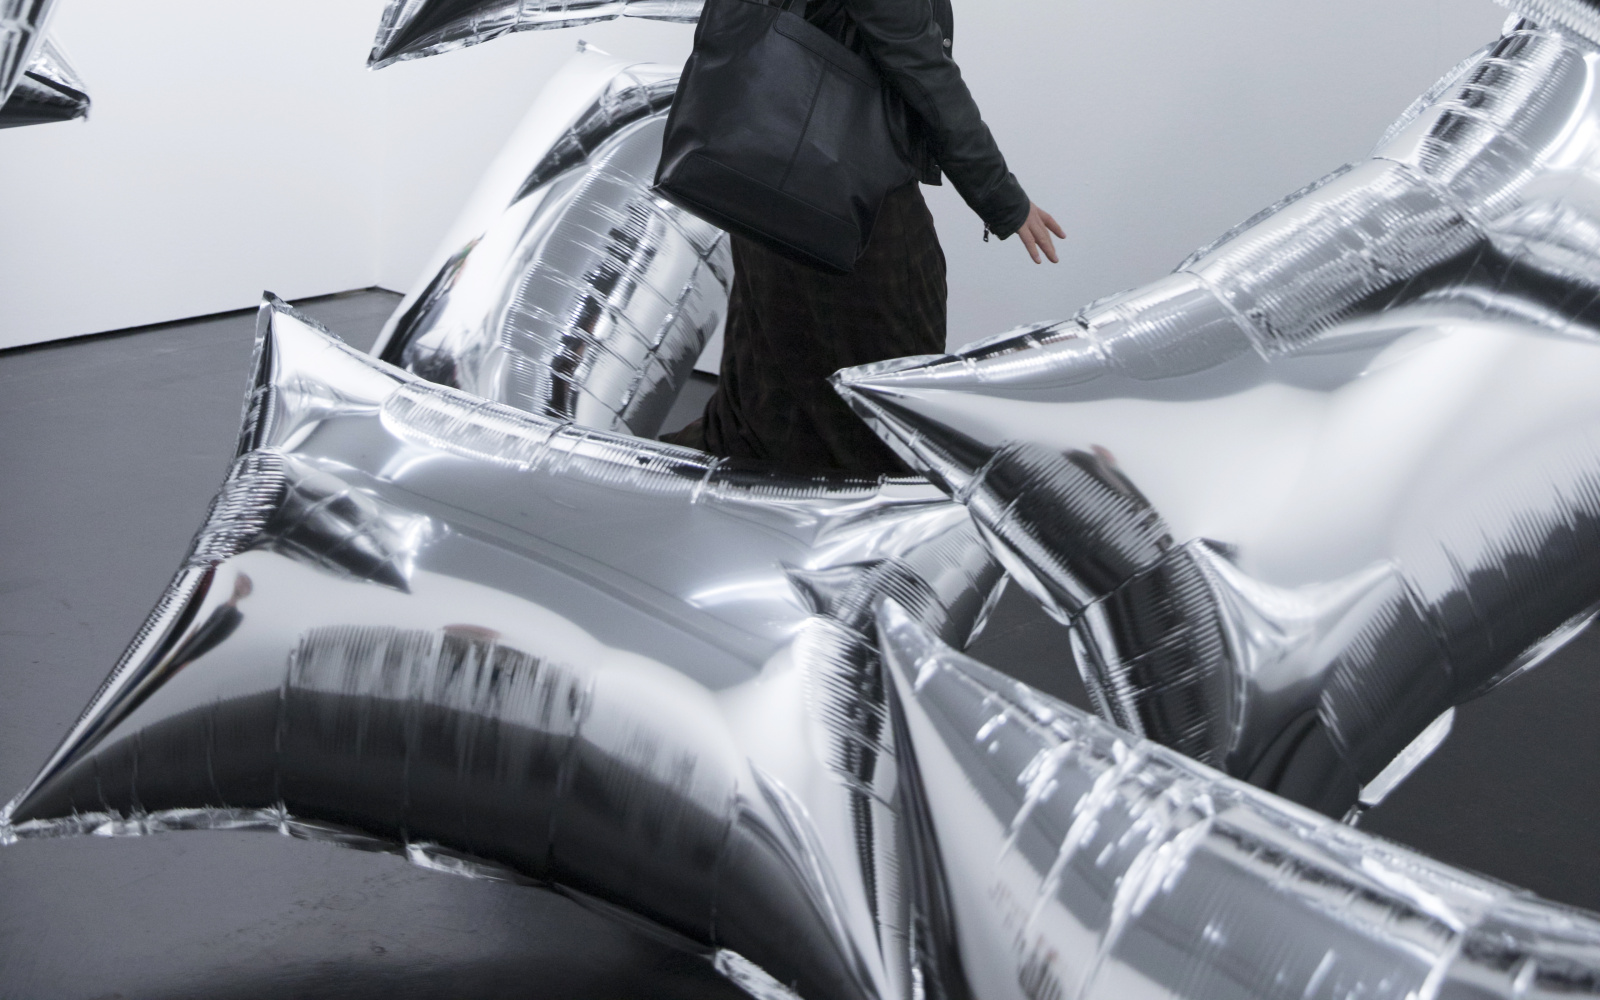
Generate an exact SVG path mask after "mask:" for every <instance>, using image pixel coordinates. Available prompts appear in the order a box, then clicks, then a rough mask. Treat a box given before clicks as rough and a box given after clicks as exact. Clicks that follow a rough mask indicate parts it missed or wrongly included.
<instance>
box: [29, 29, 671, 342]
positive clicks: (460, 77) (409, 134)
mask: <svg viewBox="0 0 1600 1000" xmlns="http://www.w3.org/2000/svg"><path fill="white" fill-rule="evenodd" d="M382 7H383V2H382V0H275V2H274V3H272V4H245V3H241V2H239V0H148V2H145V3H138V4H130V3H127V2H125V0H65V2H64V3H62V4H61V5H60V8H59V14H58V15H57V17H56V20H55V24H54V26H53V32H52V33H53V34H54V35H55V37H56V38H58V39H59V40H60V41H61V42H62V44H63V45H64V46H65V48H66V49H67V52H68V54H69V55H70V57H71V58H72V61H73V64H74V65H75V67H76V68H77V69H78V70H79V72H80V73H81V74H82V75H83V77H84V80H85V82H86V83H87V85H88V87H89V89H90V92H91V96H92V97H93V99H94V107H93V113H92V115H91V118H90V120H89V121H88V122H87V123H83V122H77V123H69V124H62V125H49V126H38V127H33V128H23V129H9V130H4V131H0V348H4V347H10V346H15V345H18V344H26V343H34V342H38V341H45V340H52V339H57V338H61V337H71V336H76V335H79V334H85V333H95V332H100V331H104V330H114V329H121V328H124V327H129V326H136V325H142V324H147V323H157V322H163V321H166V320H172V319H180V318H184V317H189V316H196V315H203V314H206V313H211V312H220V311H224V310H230V309H241V308H247V307H249V306H252V305H254V304H255V303H256V302H258V301H259V300H260V296H261V292H262V290H263V289H271V290H273V291H275V292H278V293H279V294H281V295H284V296H288V297H299V296H307V295H317V294H321V293H325V292H336V291H344V290H346V289H350V288H362V287H366V286H369V285H375V284H377V285H384V286H386V287H392V288H398V289H403V288H405V287H407V286H408V285H409V284H410V282H411V281H412V280H413V279H414V278H415V277H416V276H417V273H418V271H419V270H420V269H421V268H422V266H423V264H424V260H425V258H426V257H427V256H428V255H429V254H430V253H431V252H432V250H433V248H434V244H435V243H436V242H437V241H438V240H439V239H440V238H441V237H442V236H443V235H444V231H445V229H446V228H447V227H448V225H449V223H450V222H451V220H452V219H453V217H454V215H455V213H456V211H457V210H458V209H459V208H460V207H461V204H462V203H463V202H464V201H465V199H466V197H467V196H468V195H469V194H470V193H471V191H472V188H473V185H474V184H475V183H476V181H477V178H478V174H479V173H480V172H481V171H482V170H483V168H484V167H485V166H486V165H487V164H488V161H489V160H490V159H491V158H492V157H493V155H494V153H495V152H496V151H497V150H498V149H499V147H500V145H501V143H502V142H503V141H504V140H505V138H506V136H507V135H508V134H509V133H510V131H511V129H512V127H513V126H514V125H515V124H516V122H517V121H518V120H519V119H520V118H521V116H522V114H523V113H524V112H525V111H526V110H527V107H528V105H529V103H531V101H532V100H533V97H534V95H535V94H537V93H538V91H539V88H540V87H541V86H542V85H543V82H544V80H545V79H546V78H547V77H549V76H550V75H551V74H553V73H554V72H555V70H556V69H557V68H559V67H560V66H561V64H562V63H563V62H565V60H566V59H567V58H568V56H569V55H570V54H571V53H572V51H573V50H574V48H575V47H576V44H577V40H578V38H579V37H583V38H586V39H588V40H589V41H590V42H592V43H594V44H596V45H599V46H601V47H602V48H606V49H608V50H611V51H615V52H616V54H618V55H625V56H630V57H634V58H639V59H666V60H676V61H678V62H681V61H682V60H683V59H684V58H685V57H686V56H687V54H688V50H689V43H690V38H691V36H692V31H693V29H692V28H691V27H687V26H684V25H667V24H655V23H646V24H641V23H638V22H634V21H629V22H619V23H614V24H600V25H591V26H588V27H586V28H583V29H579V30H566V31H553V32H536V33H530V34H524V35H520V36H516V37H513V38H508V39H502V40H499V41H497V42H495V43H494V44H490V45H482V46H478V47H476V48H472V49H467V50H464V51H461V52H456V53H452V54H450V55H448V56H444V57H440V58H435V59H427V60H420V61H416V62H410V63H404V64H401V65H398V66H393V67H390V68H389V69H386V70H382V71H380V72H377V73H369V72H368V71H367V69H366V56H367V52H368V50H369V49H370V48H371V45H372V36H373V32H374V31H375V29H376V27H377V23H378V15H379V13H380V12H381V10H382Z"/></svg>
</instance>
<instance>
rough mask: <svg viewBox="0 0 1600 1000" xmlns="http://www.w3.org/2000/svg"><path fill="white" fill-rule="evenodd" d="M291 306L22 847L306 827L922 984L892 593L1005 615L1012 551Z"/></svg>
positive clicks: (812, 990) (955, 634)
mask: <svg viewBox="0 0 1600 1000" xmlns="http://www.w3.org/2000/svg"><path fill="white" fill-rule="evenodd" d="M261 316H262V331H261V340H260V345H259V349H258V355H257V362H256V366H255V375H254V378H253V380H252V384H251V389H250V392H249V397H248V403H247V406H246V416H245V420H244V427H243V430H242V433H241V437H240V446H239V456H238V458H237V460H236V461H235V463H234V466H233V469H232V471H231V472H230V473H229V475H228V477H227V480H226V481H225V483H224V484H223V487H222V489H221V490H220V491H219V493H218V494H217V497H216V499H215V501H214V502H213V504H212V508H211V511H210V514H209V516H208V518H207V521H206V524H205V525H204V527H203V528H202V529H201V531H200V532H199V534H198V535H197V536H196V538H195V541H194V544H193V547H192V550H191V553H190V555H189V557H188V558H187V560H186V561H185V562H184V564H183V566H182V568H181V569H180V571H179V573H178V575H177V576H176V578H175V579H174V581H173V583H172V585H171V586H170V588H169V589H168V591H167V593H166V595H165V597H164V598H163V599H162V601H161V602H160V604H159V605H158V607H157V608H156V610H155V611H154V612H153V613H152V615H151V616H150V618H149V620H148V622H147V623H146V625H145V627H144V628H143V629H142V630H141V632H140V633H139V634H138V635H137V636H136V637H135V639H134V641H133V643H132V645H131V646H130V647H129V649H128V652H127V654H126V655H125V656H124V658H123V660H122V661H121V663H120V664H119V665H118V666H117V667H116V669H115V670H114V671H113V673H112V675H111V677H110V678H109V680H108V681H107V682H106V684H105V686H104V687H103V688H102V690H101V691H100V692H99V694H98V695H97V696H96V697H95V698H94V700H93V701H92V703H91V704H90V706H89V708H88V710H87V711H86V712H85V713H84V715H83V716H82V718H81V719H80V720H79V722H78V723H77V724H76V725H75V726H74V727H73V729H72V730H71V731H70V732H69V734H68V736H67V738H66V739H65V741H64V742H63V743H62V745H61V747H60V749H59V750H58V752H57V753H56V755H55V756H54V757H53V759H52V760H51V761H50V762H49V763H48V764H47V765H46V766H45V767H44V769H43V770H42V771H41V772H40V774H39V776H38V778H37V779H36V780H35V781H34V782H33V784H32V785H31V786H30V787H29V788H28V789H27V790H25V791H24V792H23V793H22V794H21V795H20V796H18V797H17V798H16V799H15V800H14V801H13V802H12V803H11V805H10V806H8V807H7V809H6V811H5V812H4V814H0V842H4V841H15V840H17V839H20V838H32V837H52V836H65V835H73V834H84V833H95V834H108V835H119V834H145V833H151V832H157V831H165V830H182V829H196V828H207V829H276V830H279V831H281V832H284V833H288V834H291V835H295V836H300V837H311V838H317V839H327V840H332V841H335V842H339V843H344V844H348V845H350V846H356V847H365V848H368V849H375V850H387V851H392V852H396V853H400V854H403V855H405V856H407V857H409V858H411V859H412V860H413V861H416V862H418V863H420V864H425V865H429V866H432V867H436V868H441V869H444V870H447V871H455V872H459V873H462V874H468V875H478V876H484V877H493V878H504V879H513V880H517V881H525V882H532V883H535V884H540V885H548V886H553V887H556V888H558V889H559V890H560V891H563V892H567V893H570V894H573V895H574V896H576V897H578V898H580V899H583V900H586V901H590V902H591V903H592V904H593V905H597V906H603V907H608V908H610V910H608V912H611V911H613V910H614V911H615V912H617V913H624V914H627V915H628V916H629V918H630V919H633V920H638V921H645V922H647V923H648V924H649V925H650V926H652V927H653V928H655V929H656V931H657V932H658V933H664V934H669V935H673V936H675V939H676V940H678V941H680V942H681V943H682V945H683V947H685V948H688V949H691V950H699V951H702V952H704V953H705V954H706V955H707V957H708V958H709V959H711V960H713V961H714V962H716V964H717V967H718V968H719V969H723V970H724V971H725V972H726V973H727V974H729V975H730V976H732V977H734V978H735V979H736V980H737V981H740V982H744V983H746V984H747V985H748V984H759V983H761V982H767V979H770V981H771V982H770V983H769V985H771V984H784V987H783V988H784V989H792V990H794V991H795V992H797V993H798V994H799V995H801V996H804V997H811V998H823V997H837V998H865V997H888V996H900V995H905V994H906V992H907V990H908V989H909V987H907V985H906V984H907V983H908V982H909V978H908V977H909V976H910V972H909V968H910V959H909V958H908V956H909V955H910V954H911V949H910V948H909V946H908V945H907V943H906V941H905V935H906V933H907V931H906V928H907V927H908V926H909V925H910V921H909V920H908V919H907V916H906V911H905V908H906V906H907V905H908V903H907V900H908V896H907V894H906V893H905V892H904V891H903V890H902V888H901V886H900V882H899V868H898V865H897V863H896V859H897V857H898V854H899V848H900V844H901V842H902V841H901V832H900V829H899V824H898V818H897V813H896V807H895V801H896V799H895V782H896V778H897V773H898V771H897V767H896V764H895V759H894V742H893V738H892V734H891V733H890V731H889V727H888V721H887V719H888V717H887V710H886V704H887V703H886V701H885V694H884V690H883V686H882V682H883V675H882V672H881V670H880V667H879V662H878V656H877V651H876V644H875V642H874V640H873V635H874V631H873V622H874V617H873V616H874V614H875V609H876V607H877V603H878V602H879V601H881V600H882V599H883V598H885V597H893V598H894V599H895V600H896V601H897V602H899V603H900V604H902V605H903V606H906V607H909V608H914V609H916V611H915V613H917V614H918V615H919V616H921V617H920V620H922V621H923V622H924V623H925V624H926V625H927V626H928V627H929V628H931V629H933V630H934V631H935V632H937V633H939V634H941V635H943V636H945V637H946V638H948V639H949V640H950V641H952V642H957V643H961V642H965V641H966V639H967V637H968V636H969V635H970V634H971V633H972V632H973V631H974V630H975V629H977V628H978V627H979V626H980V625H981V623H982V619H983V617H984V615H985V614H986V613H987V609H988V608H989V606H990V601H991V598H992V597H993V595H994V594H995V592H996V591H997V589H998V587H999V584H1000V582H1001V580H1002V579H1003V575H1002V572H1001V570H1000V568H999V566H998V564H997V563H996V562H995V560H994V558H993V557H992V556H991V555H990V554H989V552H988V550H987V548H986V546H985V545H984V544H983V542H982V540H981V539H980V538H979V537H978V535H977V533H976V531H975V529H974V528H973V526H972V524H971V520H970V518H969V517H968V515H967V514H966V512H965V511H964V510H963V509H962V508H961V507H960V506H959V505H957V504H954V503H952V502H950V501H949V500H948V499H946V498H945V497H944V496H943V495H942V494H940V493H939V492H938V491H937V490H934V489H932V488H931V487H929V486H927V485H926V484H921V483H916V482H905V481H902V482H895V481H878V480H872V481H867V480H838V479H834V480H828V479H818V480H808V479H804V478H795V477H790V476H780V475H774V474H769V473H766V472H762V471H759V470H747V469H743V468H741V467H739V466H737V465H734V464H730V463H728V462H725V461H723V460H719V459H714V458H712V457H711V456H708V455H705V454H703V453H700V452H695V451H691V450H687V449H683V448H678V447H675V446H671V445H666V444H661V443H658V442H649V441H642V440H639V439H637V438H630V437H625V436H619V435H608V434H603V433H599V432H595V431H590V430H587V429H584V428H580V427H576V426H574V425H572V424H570V423H561V422H556V421H551V420H547V419H544V418H539V417H535V416H532V415H529V414H526V413H523V412H520V411H518V410H514V409H511V408H509V407H505V406H502V405H500V404H496V403H493V402H490V401H488V400H483V399H478V398H476V397H473V396H470V395H467V394H465V393H462V392H459V391H457V390H453V389H448V388H445V387H441V386H437V385H433V384H430V383H428V382H425V381H422V380H420V379H417V378H415V377H414V376H411V375H408V374H406V373H404V372H402V371H400V370H398V369H395V368H393V367H391V366H388V365H385V364H383V363H381V362H378V361H376V360H374V359H372V358H371V357H369V356H367V355H363V354H360V353H357V352H355V351H353V350H351V349H350V348H348V347H346V346H344V345H343V344H341V343H339V342H338V341H337V340H335V339H333V338H332V337H330V336H329V335H327V334H326V333H325V332H323V331H321V330H319V329H317V328H316V327H315V326H314V325H313V324H312V323H311V322H310V321H309V320H307V319H305V318H304V317H301V316H299V315H298V314H296V313H294V312H293V311H292V310H290V309H289V308H288V307H286V306H284V305H283V304H282V303H281V302H278V301H276V300H272V301H269V302H268V303H267V304H266V305H264V306H263V309H262V314H261ZM758 973H759V974H758ZM763 976H765V977H767V979H763V978H762V977H763ZM773 988H774V989H776V988H777V987H775V986H774V987H773ZM773 995H778V994H773Z"/></svg>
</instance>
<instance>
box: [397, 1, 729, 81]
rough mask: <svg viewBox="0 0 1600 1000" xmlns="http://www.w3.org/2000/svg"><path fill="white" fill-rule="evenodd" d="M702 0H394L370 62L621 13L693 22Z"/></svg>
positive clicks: (419, 55)
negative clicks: (514, 32)
mask: <svg viewBox="0 0 1600 1000" xmlns="http://www.w3.org/2000/svg"><path fill="white" fill-rule="evenodd" d="M702 3H703V0H389V6H387V7H385V8H384V11H383V19H382V20H381V21H380V22H378V37H377V39H376V40H375V41H374V42H373V43H372V55H371V56H370V57H369V58H368V59H367V65H368V66H369V67H371V68H372V69H382V68H383V67H385V66H387V65H389V64H390V63H396V62H401V61H403V60H406V59H421V58H422V57H424V56H432V55H438V54H439V53H441V52H450V51H452V50H454V49H460V48H465V47H466V46H468V45H477V44H478V43H479V42H487V41H489V40H490V39H491V38H499V37H500V36H501V35H505V34H509V33H511V32H513V31H538V30H541V29H545V28H566V27H571V26H573V25H579V24H593V23H594V22H596V21H610V20H612V19H614V18H618V17H645V18H650V19H651V20H654V21H677V22H680V23H684V24H692V23H693V22H695V21H697V20H699V19H700V7H701V4H702Z"/></svg>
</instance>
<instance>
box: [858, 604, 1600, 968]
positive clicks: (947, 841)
mask: <svg viewBox="0 0 1600 1000" xmlns="http://www.w3.org/2000/svg"><path fill="white" fill-rule="evenodd" d="M879 623H880V629H881V630H882V635H883V650H884V660H885V663H886V668H887V669H888V670H889V672H890V674H891V675H892V677H893V684H894V689H895V692H896V696H897V697H896V699H895V702H896V705H895V707H896V709H897V712H896V715H897V720H896V721H897V727H898V729H899V732H900V734H901V753H900V762H901V766H902V768H903V769H904V777H903V781H902V784H901V789H902V791H901V794H902V796H903V797H904V799H905V800H906V801H904V802H903V804H902V813H903V814H904V815H905V816H906V817H907V826H908V828H909V829H911V830H912V831H913V838H912V847H911V848H910V851H909V854H910V859H911V863H912V865H913V867H914V868H915V869H916V870H917V871H918V872H922V873H926V874H927V875H929V876H930V877H927V878H924V879H921V880H919V881H918V882H917V885H918V892H919V909H920V910H921V911H922V912H924V913H926V914H928V915H929V919H931V920H933V921H934V922H935V923H936V924H937V927H938V929H937V931H936V932H935V935H934V936H935V937H936V938H937V939H939V940H942V941H944V942H945V943H946V948H945V949H944V950H943V951H942V952H941V953H940V954H938V955H937V956H936V958H937V969H936V971H935V972H934V973H933V975H934V979H933V981H932V982H931V983H930V987H929V990H928V995H929V996H971V997H984V998H986V1000H1037V998H1040V997H1075V998H1079V1000H1128V998H1143V997H1178V998H1185V1000H1201V998H1217V1000H1222V998H1227V1000H1304V998H1334V997H1395V998H1399V997H1424V996H1429V997H1441V998H1444V997H1450V998H1462V1000H1465V998H1468V997H1471V998H1476V1000H1489V998H1494V997H1503V998H1507V1000H1509V998H1512V997H1525V996H1579V995H1582V996H1592V995H1594V993H1595V991H1596V987H1597V984H1600V921H1597V920H1595V919H1594V918H1593V917H1592V916H1590V915H1586V914H1580V913H1578V912H1576V911H1573V910H1569V909H1567V908H1566V907H1559V906H1553V905H1550V904H1548V903H1544V902H1542V901H1540V900H1537V899H1535V898H1533V897H1531V896H1529V895H1527V894H1525V893H1522V892H1519V891H1517V890H1514V889H1510V888H1507V887H1506V886H1503V885H1499V884H1496V883H1493V882H1489V881H1488V880H1486V879H1482V878H1478V877H1476V876H1473V875H1470V874H1468V873H1466V872H1462V871H1458V870H1455V869H1452V868H1450V867H1449V866H1447V865H1443V864H1440V863H1438V862H1436V861H1433V860H1430V859H1428V858H1425V857H1422V856H1420V855H1417V854H1414V853H1412V852H1410V851H1408V850H1406V849H1404V848H1401V847H1397V846H1395V845H1393V844H1389V843H1387V842H1385V841H1382V840H1379V839H1378V838H1376V837H1370V836H1365V835H1363V834H1361V833H1359V832H1356V831H1354V830H1351V829H1350V828H1348V827H1345V826H1342V825H1340V824H1338V823H1335V822H1333V821H1331V820H1328V819H1324V818H1322V817H1320V816H1316V815H1313V814H1311V813H1309V812H1306V811H1305V810H1303V809H1299V808H1297V807H1295V806H1293V805H1290V804H1289V803H1287V802H1285V801H1283V800H1282V799H1280V798H1278V797H1276V796H1273V795H1269V794H1266V793H1264V792H1262V791H1260V790H1259V789H1256V788H1253V787H1251V786H1249V785H1246V784H1244V783H1242V782H1239V781H1237V780H1234V779H1231V778H1228V777H1226V776H1224V775H1222V774H1219V773H1217V772H1216V771H1213V770H1211V769H1210V768H1207V767H1205V766H1203V765H1200V764H1198V763H1196V762H1195V761H1194V760H1192V759H1189V758H1186V757H1184V756H1182V755H1180V754H1177V753H1174V752H1173V751H1171V750H1168V749H1166V748H1165V747H1161V746H1158V745H1156V744H1152V743H1148V742H1145V741H1142V740H1138V739H1136V738H1134V737H1132V736H1130V735H1129V734H1127V733H1125V732H1121V731H1118V730H1116V729H1113V728H1112V727H1111V726H1108V725H1106V724H1105V723H1104V722H1101V721H1100V720H1098V719H1096V718H1094V717H1093V716H1090V715H1088V714H1087V713H1085V712H1081V711H1079V710H1078V709H1075V708H1073V707H1072V706H1070V705H1067V704H1064V703H1062V702H1059V701H1056V700H1055V699H1052V698H1050V697H1049V696H1047V695H1044V694H1042V693H1040V692H1038V691H1036V690H1034V689H1032V688H1029V687H1028V686H1027V685H1025V684H1021V683H1019V682H1017V681H1014V680H1011V679H1009V678H1007V677H1005V676H1003V675H1001V674H999V673H996V672H995V671H993V670H990V669H989V668H987V667H985V666H983V665H982V664H980V663H978V662H976V661H975V660H972V659H970V658H968V657H965V656H962V655H961V654H959V653H957V652H955V651H954V650H952V649H951V648H949V647H948V646H946V645H945V644H943V643H941V642H940V641H939V640H938V639H936V638H935V637H934V636H932V635H930V634H929V633H928V632H927V630H926V629H924V628H922V627H921V626H920V625H918V624H917V622H916V621H915V620H914V619H913V618H912V617H911V616H909V615H906V614H904V613H902V612H901V611H900V610H899V609H898V608H895V607H893V605H892V604H889V605H888V606H887V607H886V609H885V611H884V612H883V613H882V614H881V615H880V618H879ZM930 964H932V963H930Z"/></svg>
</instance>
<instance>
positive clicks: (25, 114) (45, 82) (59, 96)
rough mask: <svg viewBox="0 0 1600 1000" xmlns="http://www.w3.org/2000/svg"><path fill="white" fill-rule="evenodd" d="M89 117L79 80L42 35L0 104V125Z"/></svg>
mask: <svg viewBox="0 0 1600 1000" xmlns="http://www.w3.org/2000/svg"><path fill="white" fill-rule="evenodd" d="M87 117H89V94H88V93H87V92H86V91H85V90H84V88H83V81H82V80H80V79H78V74H77V72H76V71H75V70H74V69H73V68H72V65H71V64H70V63H68V62H67V58H66V56H64V55H62V53H61V50H60V49H59V48H57V47H56V45H55V44H54V43H53V42H51V41H50V40H49V39H48V38H47V39H45V42H44V45H42V46H41V47H40V49H39V52H38V54H37V55H35V56H34V57H33V62H32V63H31V64H30V65H29V66H28V71H27V72H26V73H24V74H22V79H20V80H18V81H17V86H16V88H15V89H14V90H12V91H11V99H10V100H8V101H6V102H5V104H3V105H0V128H17V127H19V126H22V125H47V124H49V123H51V122H67V121H72V120H73V119H75V118H87Z"/></svg>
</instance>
